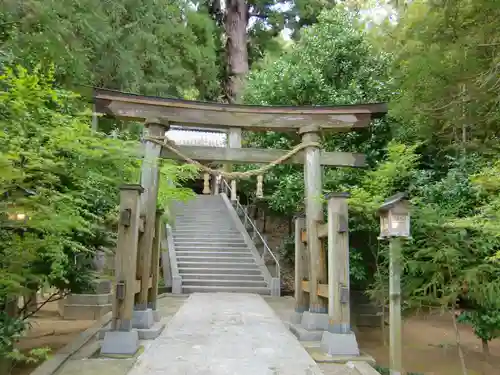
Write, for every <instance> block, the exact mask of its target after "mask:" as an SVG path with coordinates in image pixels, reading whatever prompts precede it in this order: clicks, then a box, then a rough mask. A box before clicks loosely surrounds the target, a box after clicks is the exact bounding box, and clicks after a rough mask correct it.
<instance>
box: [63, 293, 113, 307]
mask: <svg viewBox="0 0 500 375" xmlns="http://www.w3.org/2000/svg"><path fill="white" fill-rule="evenodd" d="M111 298H112V295H111V293H108V294H70V295H69V296H67V297H66V301H65V305H96V306H102V305H109V304H111V302H112V301H111Z"/></svg>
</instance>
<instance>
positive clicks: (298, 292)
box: [295, 216, 309, 313]
mask: <svg viewBox="0 0 500 375" xmlns="http://www.w3.org/2000/svg"><path fill="white" fill-rule="evenodd" d="M305 225H306V220H305V217H303V216H302V217H297V218H296V219H295V312H297V313H303V312H304V311H307V310H309V294H308V293H306V292H305V291H303V290H302V280H304V279H306V278H307V277H308V272H307V271H308V268H309V264H308V258H307V249H306V245H305V244H304V242H303V241H302V230H303V229H304V228H305Z"/></svg>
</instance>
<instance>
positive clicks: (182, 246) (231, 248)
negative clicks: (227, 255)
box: [175, 243, 250, 252]
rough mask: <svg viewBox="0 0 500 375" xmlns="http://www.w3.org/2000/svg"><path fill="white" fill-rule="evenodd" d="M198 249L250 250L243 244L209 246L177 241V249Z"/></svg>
mask: <svg viewBox="0 0 500 375" xmlns="http://www.w3.org/2000/svg"><path fill="white" fill-rule="evenodd" d="M198 250H211V251H214V250H216V251H230V252H231V251H250V250H248V248H247V247H243V246H227V245H224V246H209V245H208V244H204V243H200V244H198V245H195V246H186V245H181V244H177V243H175V251H176V252H177V251H198Z"/></svg>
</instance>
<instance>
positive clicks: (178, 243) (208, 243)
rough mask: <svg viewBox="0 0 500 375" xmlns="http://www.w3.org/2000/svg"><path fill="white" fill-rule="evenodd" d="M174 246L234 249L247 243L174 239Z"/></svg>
mask: <svg viewBox="0 0 500 375" xmlns="http://www.w3.org/2000/svg"><path fill="white" fill-rule="evenodd" d="M174 244H175V248H176V249H177V248H179V249H180V248H188V249H189V248H197V247H204V248H214V249H217V248H219V247H221V248H227V249H231V248H235V249H241V248H246V247H247V245H246V244H245V243H244V242H241V243H237V242H226V243H224V242H219V241H217V242H215V241H211V240H205V241H199V242H181V241H177V240H175V241H174Z"/></svg>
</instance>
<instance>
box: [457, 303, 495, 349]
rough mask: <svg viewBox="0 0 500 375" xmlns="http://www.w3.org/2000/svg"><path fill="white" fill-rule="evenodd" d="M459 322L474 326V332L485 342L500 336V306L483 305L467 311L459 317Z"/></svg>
mask: <svg viewBox="0 0 500 375" xmlns="http://www.w3.org/2000/svg"><path fill="white" fill-rule="evenodd" d="M457 320H458V322H460V323H467V324H470V325H471V326H472V329H473V330H474V334H475V335H476V336H477V337H479V338H480V339H481V340H482V341H483V342H486V343H487V342H488V341H491V340H493V339H495V338H497V337H500V309H499V308H498V307H491V306H490V307H486V308H485V307H484V306H483V307H481V308H480V309H477V310H474V311H465V312H463V313H462V314H460V316H459V317H458V319H457Z"/></svg>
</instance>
